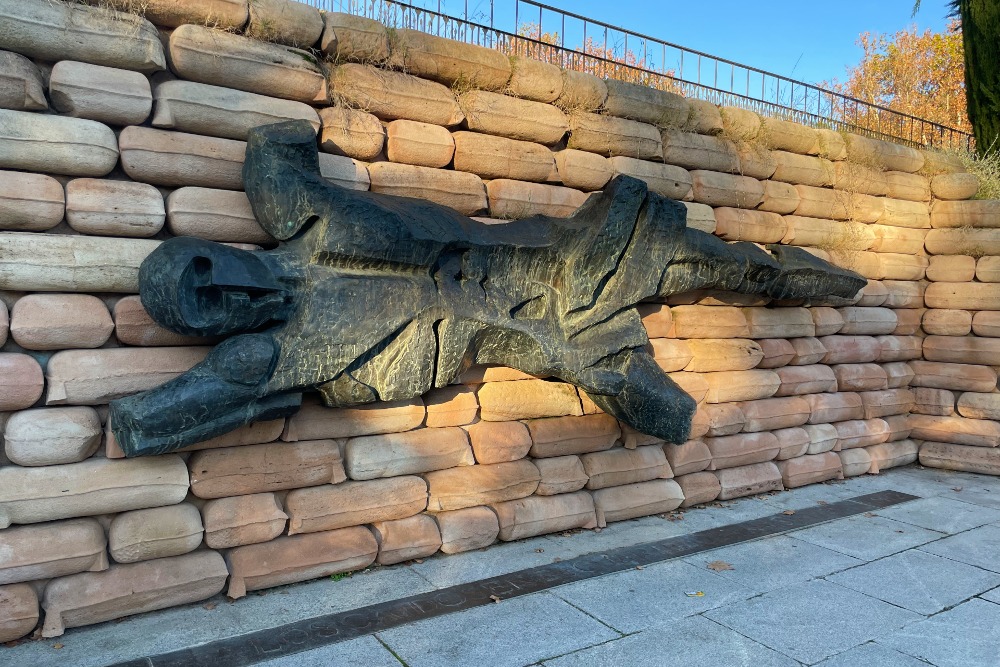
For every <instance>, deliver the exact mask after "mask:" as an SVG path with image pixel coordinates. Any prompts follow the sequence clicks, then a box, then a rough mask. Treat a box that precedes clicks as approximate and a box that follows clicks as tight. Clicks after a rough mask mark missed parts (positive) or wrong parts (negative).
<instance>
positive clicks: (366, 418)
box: [281, 398, 426, 442]
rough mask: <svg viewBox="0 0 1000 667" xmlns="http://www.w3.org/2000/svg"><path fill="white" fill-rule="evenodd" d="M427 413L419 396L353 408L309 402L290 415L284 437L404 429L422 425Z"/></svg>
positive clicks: (313, 437) (350, 435)
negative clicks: (329, 406)
mask: <svg viewBox="0 0 1000 667" xmlns="http://www.w3.org/2000/svg"><path fill="white" fill-rule="evenodd" d="M425 414H426V411H425V409H424V403H423V401H422V400H420V399H419V398H415V399H410V400H406V401H386V402H382V403H374V404H370V405H359V406H357V407H353V408H327V407H325V406H321V405H319V404H317V403H306V404H304V405H303V406H302V409H301V410H299V411H298V412H297V413H295V414H294V415H293V416H291V417H289V419H288V422H287V424H286V426H285V431H284V433H282V434H281V439H282V440H286V441H289V442H294V441H296V440H320V439H326V438H353V437H357V436H362V435H376V434H378V433H400V432H402V431H409V430H410V429H414V428H416V427H418V426H420V425H421V424H422V423H423V422H424V415H425Z"/></svg>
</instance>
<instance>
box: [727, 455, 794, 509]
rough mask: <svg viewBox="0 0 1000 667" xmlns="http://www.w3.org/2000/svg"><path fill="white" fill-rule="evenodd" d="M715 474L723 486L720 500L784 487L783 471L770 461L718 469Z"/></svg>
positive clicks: (778, 489) (779, 489)
mask: <svg viewBox="0 0 1000 667" xmlns="http://www.w3.org/2000/svg"><path fill="white" fill-rule="evenodd" d="M715 476H716V477H718V479H719V484H720V486H721V487H722V490H721V491H720V492H719V498H718V499H719V500H732V499H733V498H742V497H744V496H754V495H757V494H761V493H767V492H768V491H781V489H782V485H781V471H780V470H778V466H776V465H775V464H774V463H772V462H770V461H768V462H766V463H755V464H753V465H748V466H740V467H738V468H727V469H725V470H717V471H716V472H715Z"/></svg>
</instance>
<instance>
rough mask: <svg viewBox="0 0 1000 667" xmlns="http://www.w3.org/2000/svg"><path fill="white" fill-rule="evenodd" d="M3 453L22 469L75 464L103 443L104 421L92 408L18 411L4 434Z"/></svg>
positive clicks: (10, 420) (12, 416)
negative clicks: (102, 421) (102, 427)
mask: <svg viewBox="0 0 1000 667" xmlns="http://www.w3.org/2000/svg"><path fill="white" fill-rule="evenodd" d="M3 442H4V452H5V453H6V455H7V458H8V459H10V461H11V463H16V464H17V465H20V466H28V467H33V466H49V465H59V464H63V463H76V462H78V461H82V460H84V459H86V458H88V457H89V456H90V455H91V454H93V453H94V452H95V451H97V448H98V447H99V446H100V444H101V419H100V417H99V416H98V414H97V411H96V410H94V409H93V408H85V407H73V408H37V409H34V410H22V411H20V412H16V413H14V414H13V415H11V416H10V418H9V419H7V424H6V426H5V427H4V432H3Z"/></svg>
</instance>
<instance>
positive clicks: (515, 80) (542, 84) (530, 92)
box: [506, 56, 607, 108]
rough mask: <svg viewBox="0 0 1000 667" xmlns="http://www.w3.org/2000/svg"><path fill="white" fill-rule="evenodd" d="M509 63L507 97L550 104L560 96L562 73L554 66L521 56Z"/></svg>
mask: <svg viewBox="0 0 1000 667" xmlns="http://www.w3.org/2000/svg"><path fill="white" fill-rule="evenodd" d="M510 63H511V77H510V81H509V82H508V83H507V90H506V93H507V94H508V95H513V96H515V97H520V98H523V99H526V100H533V101H535V102H544V103H551V102H555V101H556V99H558V98H559V96H560V94H562V90H563V73H562V70H560V69H559V68H558V67H556V66H555V65H552V64H549V63H547V62H542V61H540V60H535V59H533V58H525V57H522V56H511V57H510ZM606 95H607V86H605V96H606ZM595 108H596V107H595Z"/></svg>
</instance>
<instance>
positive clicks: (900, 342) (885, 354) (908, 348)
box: [875, 336, 923, 363]
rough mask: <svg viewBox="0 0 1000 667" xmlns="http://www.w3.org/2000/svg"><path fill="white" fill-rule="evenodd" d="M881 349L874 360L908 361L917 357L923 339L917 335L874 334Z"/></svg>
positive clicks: (882, 361) (881, 361)
mask: <svg viewBox="0 0 1000 667" xmlns="http://www.w3.org/2000/svg"><path fill="white" fill-rule="evenodd" d="M875 340H877V341H878V343H879V346H880V347H881V351H880V352H879V355H878V359H876V361H878V362H880V363H884V362H891V361H908V360H911V359H919V358H920V354H921V348H922V347H923V345H922V343H923V340H922V339H921V338H920V337H919V336H876V338H875Z"/></svg>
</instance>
